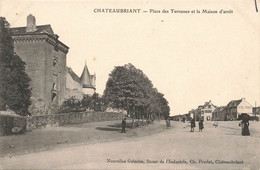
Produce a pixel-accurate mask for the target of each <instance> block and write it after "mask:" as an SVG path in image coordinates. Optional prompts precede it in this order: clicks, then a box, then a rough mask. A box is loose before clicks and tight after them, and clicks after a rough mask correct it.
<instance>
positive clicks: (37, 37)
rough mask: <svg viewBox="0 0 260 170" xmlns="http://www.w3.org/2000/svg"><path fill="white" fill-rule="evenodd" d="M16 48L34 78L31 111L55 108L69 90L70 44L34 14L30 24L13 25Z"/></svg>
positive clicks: (38, 111) (12, 30)
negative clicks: (67, 67) (68, 54)
mask: <svg viewBox="0 0 260 170" xmlns="http://www.w3.org/2000/svg"><path fill="white" fill-rule="evenodd" d="M11 32H12V38H13V41H14V51H15V53H16V54H17V55H19V56H20V57H21V59H22V60H23V61H24V62H25V63H26V72H27V74H28V75H29V77H30V78H31V88H32V97H31V101H32V105H31V107H30V112H31V113H32V114H37V113H51V112H55V111H56V110H57V109H58V108H59V106H60V105H61V104H62V102H63V101H64V98H65V93H66V57H67V53H68V50H69V47H68V46H66V45H65V44H64V43H62V42H61V41H59V39H58V38H59V36H58V35H57V34H55V33H54V32H53V30H52V28H51V26H50V25H40V26H37V25H36V19H35V17H34V16H32V15H31V14H30V15H29V16H28V17H27V26H26V27H16V28H11Z"/></svg>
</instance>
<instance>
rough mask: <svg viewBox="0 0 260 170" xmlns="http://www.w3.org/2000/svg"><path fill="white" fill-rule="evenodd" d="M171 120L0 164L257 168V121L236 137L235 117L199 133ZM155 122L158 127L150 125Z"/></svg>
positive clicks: (259, 135) (10, 166)
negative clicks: (246, 134)
mask: <svg viewBox="0 0 260 170" xmlns="http://www.w3.org/2000/svg"><path fill="white" fill-rule="evenodd" d="M171 124H172V126H171V128H169V129H166V128H162V127H165V122H163V121H162V122H159V123H157V124H155V126H150V125H149V126H145V127H146V129H145V128H143V127H142V128H137V130H136V131H135V133H138V132H139V129H141V130H140V131H143V132H146V133H145V134H148V135H142V132H139V135H137V136H136V135H129V136H127V134H128V133H130V131H128V133H126V134H122V133H118V132H117V131H109V132H111V134H112V133H114V134H116V136H119V135H120V136H121V137H123V138H117V139H119V140H112V141H103V142H101V143H100V142H98V141H96V142H95V143H88V144H86V143H85V144H84V143H83V144H81V145H68V146H67V145H66V146H67V147H61V148H55V149H52V150H46V151H42V152H35V153H30V154H22V155H14V156H12V157H8V155H6V156H4V157H1V158H0V168H1V169H260V156H259V155H260V147H259V144H260V143H259V142H260V133H259V132H260V122H250V133H251V136H241V127H239V126H238V124H239V122H237V121H233V122H219V124H218V127H216V128H215V127H213V126H212V125H213V122H205V125H204V127H205V129H204V130H203V132H198V125H197V127H196V129H195V132H190V127H189V123H181V122H171ZM156 126H157V129H160V131H156V130H155V129H153V128H151V127H156ZM96 130H98V129H96ZM153 131H154V132H156V133H152V132H153ZM148 132H149V133H148ZM131 133H133V131H132V132H131ZM111 134H110V135H111ZM140 134H141V135H140ZM93 135H94V134H93ZM111 137H112V136H111Z"/></svg>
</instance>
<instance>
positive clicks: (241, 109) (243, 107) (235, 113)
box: [227, 98, 253, 119]
mask: <svg viewBox="0 0 260 170" xmlns="http://www.w3.org/2000/svg"><path fill="white" fill-rule="evenodd" d="M242 113H246V114H248V115H249V116H253V106H252V105H251V104H250V103H248V102H247V101H246V99H245V98H242V99H240V100H232V101H230V102H229V103H228V104H227V114H228V115H230V117H231V119H238V118H239V115H241V114H242Z"/></svg>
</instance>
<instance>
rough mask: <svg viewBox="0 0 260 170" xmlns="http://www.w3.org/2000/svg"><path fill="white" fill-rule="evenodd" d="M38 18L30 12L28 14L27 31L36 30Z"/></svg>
mask: <svg viewBox="0 0 260 170" xmlns="http://www.w3.org/2000/svg"><path fill="white" fill-rule="evenodd" d="M36 30H37V28H36V19H35V17H34V16H33V15H32V14H30V15H28V16H27V27H26V32H34V31H36Z"/></svg>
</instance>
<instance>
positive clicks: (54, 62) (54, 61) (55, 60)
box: [52, 59, 58, 67]
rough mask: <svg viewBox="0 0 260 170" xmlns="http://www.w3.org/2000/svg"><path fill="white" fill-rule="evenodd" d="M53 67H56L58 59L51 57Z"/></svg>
mask: <svg viewBox="0 0 260 170" xmlns="http://www.w3.org/2000/svg"><path fill="white" fill-rule="evenodd" d="M52 65H53V67H57V65H58V60H57V59H53V64H52Z"/></svg>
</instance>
